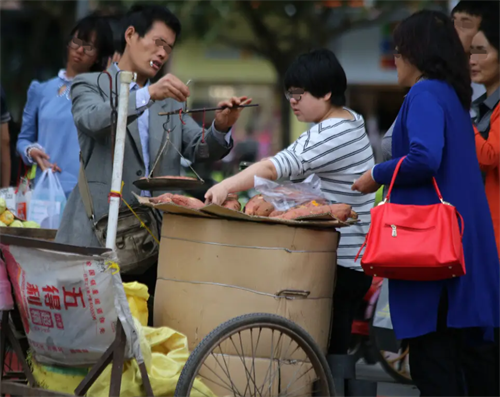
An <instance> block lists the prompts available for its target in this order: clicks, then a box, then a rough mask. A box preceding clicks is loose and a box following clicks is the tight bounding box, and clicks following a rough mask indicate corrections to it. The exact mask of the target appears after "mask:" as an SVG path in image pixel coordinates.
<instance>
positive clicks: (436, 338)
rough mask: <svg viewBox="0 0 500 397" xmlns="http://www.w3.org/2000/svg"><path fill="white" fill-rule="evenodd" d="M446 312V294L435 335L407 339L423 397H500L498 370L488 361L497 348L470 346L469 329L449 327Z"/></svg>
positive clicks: (412, 369) (440, 309)
mask: <svg viewBox="0 0 500 397" xmlns="http://www.w3.org/2000/svg"><path fill="white" fill-rule="evenodd" d="M447 313H448V298H447V293H446V292H444V293H443V295H442V297H441V300H440V303H439V308H438V324H437V329H436V332H432V333H430V334H426V335H423V336H419V337H416V338H411V339H409V340H408V342H409V346H410V371H411V377H412V379H413V382H414V383H415V385H416V386H417V387H418V389H419V390H420V395H421V396H498V395H499V394H498V367H496V368H495V362H494V360H493V359H489V358H488V357H492V352H493V351H494V345H493V344H489V345H486V344H485V345H482V346H477V347H470V346H467V345H466V343H465V342H466V339H465V332H466V330H463V329H456V328H448V326H447V324H446V317H447ZM496 351H497V353H496V357H497V360H498V350H496ZM495 389H496V390H495ZM495 393H496V394H495Z"/></svg>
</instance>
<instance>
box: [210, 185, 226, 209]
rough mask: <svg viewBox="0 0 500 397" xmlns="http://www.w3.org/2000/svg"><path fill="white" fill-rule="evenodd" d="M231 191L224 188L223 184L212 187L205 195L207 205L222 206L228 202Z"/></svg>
mask: <svg viewBox="0 0 500 397" xmlns="http://www.w3.org/2000/svg"><path fill="white" fill-rule="evenodd" d="M228 194H229V191H228V190H227V188H226V187H225V186H224V184H223V183H218V184H217V185H215V186H212V187H211V188H210V189H208V191H207V192H206V193H205V204H207V205H208V204H210V203H211V204H217V205H222V203H224V201H226V199H227V196H228Z"/></svg>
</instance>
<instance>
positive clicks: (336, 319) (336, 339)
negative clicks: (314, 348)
mask: <svg viewBox="0 0 500 397" xmlns="http://www.w3.org/2000/svg"><path fill="white" fill-rule="evenodd" d="M371 285H372V277H370V276H367V275H366V274H365V273H364V272H358V271H356V270H352V269H348V268H346V267H343V266H337V281H336V286H335V292H334V294H333V320H332V332H331V336H330V346H329V348H328V353H329V354H347V352H348V350H349V345H350V343H351V329H352V322H353V320H354V316H355V314H356V312H357V310H358V309H359V307H360V305H361V304H362V303H363V298H364V297H365V295H366V293H367V292H368V290H369V289H370V286H371Z"/></svg>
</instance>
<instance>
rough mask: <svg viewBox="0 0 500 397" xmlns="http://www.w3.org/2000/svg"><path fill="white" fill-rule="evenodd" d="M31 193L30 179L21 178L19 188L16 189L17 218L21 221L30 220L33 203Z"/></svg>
mask: <svg viewBox="0 0 500 397" xmlns="http://www.w3.org/2000/svg"><path fill="white" fill-rule="evenodd" d="M31 193H32V192H31V189H30V182H29V179H28V178H21V181H20V183H19V186H18V188H17V189H16V210H17V216H18V217H19V218H21V219H26V220H28V207H29V204H30V201H31Z"/></svg>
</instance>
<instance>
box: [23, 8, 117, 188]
mask: <svg viewBox="0 0 500 397" xmlns="http://www.w3.org/2000/svg"><path fill="white" fill-rule="evenodd" d="M67 43H68V44H67V48H68V52H67V63H66V68H65V69H61V70H60V71H59V73H58V75H57V77H54V78H52V79H50V80H48V81H46V82H43V83H41V82H39V81H36V80H34V81H33V82H32V83H31V85H30V87H29V89H28V101H27V103H26V106H25V108H24V113H23V120H22V126H21V132H20V134H19V137H18V141H17V151H18V152H19V154H20V155H21V157H22V159H23V161H24V163H25V164H26V165H32V164H37V165H38V167H37V168H38V169H37V172H36V177H35V184H36V182H37V181H38V179H39V178H40V176H41V173H42V171H44V170H45V169H47V168H50V167H51V168H52V169H53V170H55V171H58V172H59V173H60V174H59V181H60V182H61V185H62V188H63V189H64V193H65V194H66V197H68V196H69V194H70V193H71V191H72V190H73V188H74V187H75V185H76V183H77V181H78V171H79V168H80V161H79V154H80V145H79V143H78V134H77V131H76V127H75V123H74V121H73V115H72V113H71V98H70V96H69V93H70V88H71V83H72V81H73V78H74V77H75V76H76V75H77V74H80V73H87V72H98V71H102V70H104V69H105V68H106V66H107V64H108V60H109V58H110V57H111V56H113V33H112V31H111V28H110V26H109V25H108V22H107V21H106V20H105V19H104V18H102V17H98V16H88V17H86V18H83V19H82V20H81V21H80V22H78V24H77V25H76V26H75V27H74V28H73V30H72V31H71V33H70V35H69V37H68V41H67ZM103 78H107V76H104V77H103Z"/></svg>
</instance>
